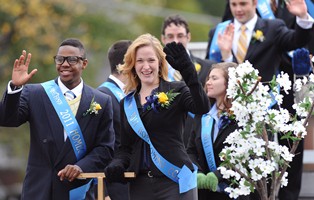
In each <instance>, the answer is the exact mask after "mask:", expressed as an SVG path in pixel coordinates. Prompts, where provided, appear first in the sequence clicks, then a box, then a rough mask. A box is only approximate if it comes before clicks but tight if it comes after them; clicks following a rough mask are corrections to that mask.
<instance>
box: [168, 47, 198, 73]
mask: <svg viewBox="0 0 314 200" xmlns="http://www.w3.org/2000/svg"><path fill="white" fill-rule="evenodd" d="M164 52H165V53H166V60H167V61H168V63H169V64H170V65H171V67H173V68H174V69H176V70H178V71H179V72H182V71H184V70H185V69H186V67H188V66H191V65H192V66H194V65H193V63H192V61H191V59H190V56H189V55H188V53H187V52H186V49H185V48H184V46H183V45H182V44H181V43H176V42H171V43H168V44H167V45H166V46H165V48H164Z"/></svg>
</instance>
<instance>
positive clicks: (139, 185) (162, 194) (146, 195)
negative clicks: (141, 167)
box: [130, 174, 198, 200]
mask: <svg viewBox="0 0 314 200" xmlns="http://www.w3.org/2000/svg"><path fill="white" fill-rule="evenodd" d="M130 199H131V200H148V199H149V200H197V199H198V198H197V189H196V188H194V189H193V190H190V191H188V192H185V193H182V194H180V193H179V185H178V184H177V183H175V182H173V181H172V180H170V179H169V178H167V177H166V176H162V177H149V176H148V175H147V174H139V175H138V176H137V177H136V178H135V179H133V180H132V181H131V182H130Z"/></svg>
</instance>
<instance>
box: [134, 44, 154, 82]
mask: <svg viewBox="0 0 314 200" xmlns="http://www.w3.org/2000/svg"><path fill="white" fill-rule="evenodd" d="M135 56H136V57H135V71H136V74H137V76H138V77H139V79H140V80H141V84H142V85H156V84H158V83H159V60H158V57H157V55H156V52H155V50H154V49H153V47H152V46H143V47H140V48H138V50H137V52H136V55H135Z"/></svg>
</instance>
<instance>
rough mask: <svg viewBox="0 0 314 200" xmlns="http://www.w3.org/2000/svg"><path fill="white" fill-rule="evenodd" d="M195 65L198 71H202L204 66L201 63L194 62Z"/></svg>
mask: <svg viewBox="0 0 314 200" xmlns="http://www.w3.org/2000/svg"><path fill="white" fill-rule="evenodd" d="M194 65H195V70H196V72H197V73H198V72H200V71H201V68H202V66H201V65H200V64H199V63H194Z"/></svg>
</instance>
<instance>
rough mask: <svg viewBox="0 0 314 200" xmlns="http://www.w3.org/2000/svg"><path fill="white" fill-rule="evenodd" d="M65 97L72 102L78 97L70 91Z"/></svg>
mask: <svg viewBox="0 0 314 200" xmlns="http://www.w3.org/2000/svg"><path fill="white" fill-rule="evenodd" d="M64 96H65V98H66V99H67V100H68V101H71V100H73V99H75V98H76V95H75V94H74V92H72V91H71V90H68V91H66V92H65V93H64Z"/></svg>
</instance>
